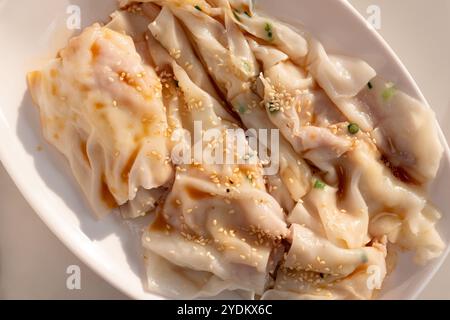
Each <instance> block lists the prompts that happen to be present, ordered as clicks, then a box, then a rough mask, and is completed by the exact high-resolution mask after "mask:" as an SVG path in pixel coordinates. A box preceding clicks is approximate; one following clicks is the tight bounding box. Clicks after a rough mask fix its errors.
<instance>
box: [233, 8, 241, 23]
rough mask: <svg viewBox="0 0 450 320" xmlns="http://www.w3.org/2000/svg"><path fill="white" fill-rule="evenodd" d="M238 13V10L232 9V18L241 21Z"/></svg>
mask: <svg viewBox="0 0 450 320" xmlns="http://www.w3.org/2000/svg"><path fill="white" fill-rule="evenodd" d="M238 13H239V11H237V10H233V16H234V18H235V19H236V20H237V21H239V22H241V18H239V16H238Z"/></svg>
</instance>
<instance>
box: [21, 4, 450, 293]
mask: <svg viewBox="0 0 450 320" xmlns="http://www.w3.org/2000/svg"><path fill="white" fill-rule="evenodd" d="M286 2H287V1H286ZM304 2H305V1H300V2H299V4H295V5H294V4H292V6H296V8H298V10H303V9H302V3H304ZM337 2H339V3H340V1H337ZM292 3H294V1H292ZM340 6H341V7H342V6H343V5H342V4H340ZM344 6H347V5H344ZM304 10H308V8H307V7H306V6H305V8H304ZM346 10H350V9H348V8H347V9H346ZM267 12H268V11H266V10H260V9H259V5H258V2H256V5H255V3H254V2H253V1H250V0H148V1H142V0H141V1H139V2H136V1H132V0H121V1H119V3H118V5H117V10H116V11H114V12H113V13H112V14H111V15H110V18H109V19H104V20H98V21H97V22H94V23H92V24H90V25H88V26H86V27H85V28H83V29H82V30H80V31H79V32H78V33H77V34H76V35H74V36H73V37H71V38H70V39H69V40H68V42H67V43H66V45H65V46H64V47H63V48H62V49H60V50H59V51H58V53H57V55H55V56H54V58H51V59H49V60H47V61H46V62H45V63H43V64H41V65H40V67H38V68H32V69H30V70H28V72H27V83H28V89H29V92H30V94H31V97H32V101H33V104H34V105H35V106H36V107H37V110H38V113H39V117H40V127H41V130H42V135H43V137H44V138H45V140H46V141H47V142H48V143H49V145H51V146H52V148H53V147H54V149H55V150H57V151H58V152H59V153H60V154H62V155H63V157H64V158H65V159H66V161H65V162H66V163H68V166H69V167H70V171H71V172H72V175H73V176H74V178H75V180H76V182H77V185H79V190H80V193H81V194H82V195H83V198H84V199H85V201H86V203H87V204H88V206H89V207H90V209H91V211H92V213H93V216H95V218H96V219H90V220H86V221H89V225H90V226H84V227H85V228H86V229H88V230H89V229H90V228H93V227H92V225H101V224H103V223H104V222H103V221H109V220H108V219H111V216H113V217H114V218H113V219H115V220H114V221H115V222H116V223H118V226H119V227H120V228H127V226H128V227H129V226H133V227H132V229H133V230H134V235H135V236H136V237H138V238H139V239H140V240H139V242H136V243H135V244H134V243H130V242H128V243H127V245H124V246H123V250H124V251H128V250H131V249H130V247H132V246H134V249H132V250H136V252H139V253H140V254H137V256H139V257H138V260H139V261H138V263H139V264H140V266H141V267H142V270H143V272H142V275H141V274H140V272H139V271H135V276H136V277H138V278H139V277H140V279H141V286H142V291H143V292H144V291H145V292H148V293H151V294H152V295H148V296H145V294H142V295H141V296H139V295H135V294H132V296H134V297H147V298H149V297H154V296H153V295H157V296H160V297H167V298H187V299H193V298H204V297H223V296H224V295H231V296H234V297H240V298H243V299H269V300H270V299H376V298H383V297H387V298H389V297H390V296H389V295H385V293H384V292H385V291H386V290H387V291H389V290H394V291H395V288H396V286H398V285H399V284H400V283H402V281H407V279H404V278H403V279H401V276H400V278H399V276H396V274H397V272H398V271H397V270H398V269H399V268H400V269H401V268H403V265H404V264H406V265H408V264H411V265H412V264H415V268H416V270H419V271H420V270H422V271H423V272H427V271H426V270H430V269H429V268H430V267H429V266H430V265H431V264H433V263H436V261H437V260H436V259H440V258H441V257H442V256H443V255H445V252H446V248H447V242H446V240H445V237H446V235H445V234H444V236H442V235H441V233H440V232H439V231H438V230H441V228H440V227H439V226H440V224H441V220H440V219H441V215H444V216H445V214H446V212H445V210H446V209H447V208H449V207H448V206H447V207H445V206H443V205H442V204H443V203H446V202H445V201H448V199H447V200H445V201H444V200H441V202H438V201H435V200H434V197H433V195H432V194H431V193H432V191H430V190H435V187H434V186H435V184H436V179H437V180H440V178H439V177H437V175H438V171H439V170H444V171H445V170H447V171H448V169H446V168H447V164H443V163H444V162H445V161H447V159H445V161H442V159H443V158H445V157H447V155H446V148H447V146H446V143H445V140H444V139H442V138H441V135H442V134H441V132H440V129H439V126H438V123H437V121H436V118H435V114H434V112H433V111H432V109H430V108H429V107H428V106H427V105H426V103H425V102H424V101H423V99H421V97H420V96H417V95H415V93H414V92H411V90H410V87H408V86H407V85H404V82H402V81H397V80H398V78H394V79H393V78H392V74H388V73H383V70H377V68H376V66H372V65H371V64H369V63H370V62H366V61H365V60H364V57H361V56H360V55H359V52H355V53H352V52H345V54H342V52H343V51H342V50H334V49H333V48H332V47H331V48H328V46H327V45H325V44H322V42H321V41H319V40H318V39H321V38H322V35H321V34H320V33H316V32H315V30H316V29H317V28H316V29H315V28H309V27H308V24H307V22H308V21H305V22H303V23H305V25H304V26H303V25H300V24H299V23H298V22H296V23H290V24H289V23H287V22H286V21H287V19H286V21H285V20H284V19H282V18H274V17H271V16H269V15H267ZM349 12H350V14H353V13H352V11H349ZM347 14H349V13H347ZM358 21H359V20H358ZM301 22H302V21H301ZM359 23H361V22H359ZM361 25H362V26H364V24H362V23H361ZM366 27H367V26H366ZM366 32H371V33H374V31H372V30H370V29H367V31H366ZM374 34H375V33H374ZM373 37H376V36H373ZM324 43H325V42H324ZM24 76H25V75H24ZM406 92H409V94H407V93H406ZM28 108H31V106H28ZM235 132H237V134H236V136H235V137H234V138H235V140H236V138H237V140H236V141H235V140H233V141H235V142H236V143H235V144H234V143H232V144H230V143H229V141H230V139H231V135H232V134H233V133H235ZM251 132H253V133H255V134H254V135H251ZM262 133H266V135H263V134H262ZM36 134H38V132H36ZM267 136H270V139H267ZM192 137H194V138H193V139H192ZM196 137H197V138H196ZM199 137H200V138H199ZM238 140H239V141H238ZM199 149H200V150H201V151H200V152H197V153H196V151H198V150H199ZM263 149H267V150H265V151H266V152H263ZM50 150H51V148H50V147H49V148H48V151H50ZM205 155H210V156H212V157H213V158H214V160H215V161H208V159H206V156H205ZM444 155H445V156H444ZM224 158H227V160H232V161H217V159H221V160H224ZM209 160H211V159H209ZM52 165H53V166H59V165H60V164H56V163H54V164H52ZM443 167H445V168H443ZM37 170H39V168H38V169H37ZM439 172H442V171H439ZM447 177H448V176H447ZM63 179H69V178H68V176H67V175H64V176H63ZM442 181H443V180H441V184H442V183H443V182H442ZM74 190H76V189H72V190H71V191H72V192H75V193H76V191H74ZM83 214H84V215H88V213H86V212H84V213H83ZM107 226H108V224H105V227H103V230H104V232H108V231H107ZM110 232H111V234H112V235H113V234H114V231H113V230H110ZM133 252H135V251H133ZM399 256H401V257H402V259H404V260H405V263H404V264H402V263H401V262H400V260H401V259H400V258H399ZM87 259H88V258H87ZM427 268H428V269H427ZM428 273H431V271H428ZM110 276H111V275H110ZM411 277H412V276H411ZM424 277H425V276H424ZM126 286H127V284H126V283H124V284H123V286H122V289H123V288H124V287H126ZM391 297H401V296H399V295H397V296H395V294H394V295H392V296H391ZM403 297H407V296H403Z"/></svg>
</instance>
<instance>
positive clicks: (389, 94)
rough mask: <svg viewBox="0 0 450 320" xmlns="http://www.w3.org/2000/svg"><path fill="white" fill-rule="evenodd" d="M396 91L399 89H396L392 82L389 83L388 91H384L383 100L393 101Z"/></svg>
mask: <svg viewBox="0 0 450 320" xmlns="http://www.w3.org/2000/svg"><path fill="white" fill-rule="evenodd" d="M396 91H397V89H395V86H394V84H393V83H392V82H389V83H387V84H386V89H384V90H383V93H382V94H381V96H382V97H383V100H384V101H385V102H387V101H389V100H391V99H392V97H393V96H394V95H395V92H396Z"/></svg>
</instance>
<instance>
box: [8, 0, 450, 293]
mask: <svg viewBox="0 0 450 320" xmlns="http://www.w3.org/2000/svg"><path fill="white" fill-rule="evenodd" d="M115 3H116V1H115V0H101V1H91V0H76V1H73V0H71V1H68V0H40V1H34V0H26V1H25V0H22V1H13V0H0V39H1V40H2V50H1V51H0V70H1V72H0V136H1V138H0V141H1V143H0V160H1V161H2V162H3V164H4V166H5V168H6V170H7V171H8V172H9V174H10V175H11V177H12V178H13V180H14V181H15V183H16V185H17V187H18V188H19V190H20V191H21V192H22V194H23V195H24V197H25V198H26V199H27V201H28V202H29V203H30V205H31V206H32V207H33V208H34V210H35V211H36V212H37V214H38V215H39V216H40V217H41V219H42V220H43V221H44V222H45V223H46V224H47V225H48V227H49V228H50V229H51V230H52V231H53V232H54V233H55V234H56V235H57V236H58V238H59V239H60V240H61V241H62V242H63V243H64V244H65V245H66V246H67V247H69V248H70V249H71V250H72V251H73V252H74V253H75V254H76V255H77V256H78V257H79V258H80V259H81V260H83V261H84V262H85V263H86V264H87V265H88V266H90V267H91V268H92V269H93V270H95V271H96V272H97V273H98V274H99V275H101V276H102V277H103V278H104V279H106V280H107V281H108V282H110V283H111V284H112V285H114V286H115V287H117V288H118V289H120V290H121V291H122V292H124V293H125V294H127V295H128V296H130V297H132V298H136V299H161V298H162V297H160V296H158V295H155V294H151V293H148V292H145V291H144V289H143V285H142V281H141V279H142V276H143V274H142V272H143V268H142V264H143V262H142V259H141V254H140V245H139V241H138V230H137V228H136V227H134V225H131V224H129V223H127V222H124V221H122V220H121V219H120V218H118V217H117V215H110V216H109V217H107V218H106V219H104V220H102V221H96V220H95V219H94V218H93V215H92V214H91V212H90V209H89V208H88V207H87V205H86V204H85V202H84V199H83V196H82V194H81V192H80V190H79V188H78V186H77V185H76V183H75V181H74V179H73V178H72V176H71V174H70V172H69V169H68V165H67V164H66V163H65V161H64V160H63V159H62V156H60V155H59V154H57V153H56V151H55V150H54V149H53V148H52V147H51V146H50V145H48V144H47V143H46V142H44V141H43V138H42V135H41V131H40V127H39V118H38V112H37V109H36V108H34V107H33V105H32V102H31V99H30V95H29V93H28V92H27V88H26V83H25V74H26V72H27V71H29V70H31V69H33V68H36V67H37V66H39V64H40V63H42V62H43V61H45V58H48V57H52V56H54V55H55V53H56V52H57V49H58V48H62V47H63V46H64V45H65V43H66V41H67V39H68V37H69V36H70V35H71V34H72V31H69V30H68V29H67V28H66V20H67V18H68V17H69V14H68V13H67V8H68V7H69V4H72V5H73V4H75V5H78V6H79V8H80V9H81V22H82V27H85V26H87V25H89V24H91V23H92V22H94V21H98V20H102V21H106V19H107V17H108V14H109V13H110V12H112V11H113V9H114V8H115ZM258 6H259V7H261V8H262V9H263V10H264V11H266V12H270V13H271V14H272V15H274V16H276V17H279V18H281V19H282V20H284V21H287V22H291V23H292V22H294V23H295V22H296V23H298V22H301V23H302V24H303V25H305V26H307V29H308V30H309V31H311V32H312V34H313V35H314V36H315V37H317V38H318V39H320V40H321V41H322V42H323V43H324V45H325V47H326V48H327V50H328V51H329V52H333V53H340V54H347V55H351V56H356V57H360V58H362V59H365V60H366V61H367V62H369V63H370V64H371V65H372V66H373V67H374V68H375V69H376V70H377V72H378V74H380V75H382V76H383V77H384V78H387V79H390V80H391V81H394V82H395V83H397V84H398V86H399V87H400V88H402V89H403V90H404V91H406V92H407V93H409V94H410V95H412V96H414V97H416V98H418V99H419V100H422V101H424V102H426V101H425V99H424V97H423V95H422V94H421V92H420V90H419V89H418V87H417V85H416V83H415V82H414V80H413V79H412V78H411V76H410V74H409V73H408V72H407V70H406V69H405V67H404V66H403V65H402V63H401V62H400V61H399V59H398V58H397V56H396V55H395V54H394V53H393V51H392V50H391V49H390V48H389V46H388V45H387V44H386V43H385V42H384V40H383V39H382V38H381V37H380V36H379V35H378V34H377V33H376V32H375V31H374V30H373V29H371V28H370V27H369V26H368V25H367V24H366V22H365V21H364V19H363V18H362V17H361V16H360V15H359V14H358V13H357V11H356V10H355V9H354V8H353V7H351V6H350V5H349V4H348V3H347V2H346V1H344V0H321V1H312V0H284V1H276V2H275V1H270V0H261V1H259V2H258ZM324 8H326V9H324ZM441 139H442V142H443V144H444V145H445V149H446V150H445V151H446V152H445V156H444V160H443V161H442V164H441V169H440V172H439V174H438V177H437V179H436V181H435V182H434V183H433V185H432V186H431V195H432V201H433V202H434V204H435V205H437V206H438V207H439V208H440V209H441V210H442V212H443V213H444V214H443V217H442V220H441V221H440V222H439V226H438V229H439V230H440V232H441V234H442V236H443V238H444V241H445V242H446V243H447V244H448V241H449V239H450V218H449V217H448V216H447V215H446V214H445V213H446V211H447V210H448V209H450V198H449V197H448V195H447V194H446V192H447V190H449V189H450V166H449V164H450V162H449V159H450V152H449V148H448V145H447V143H446V141H445V139H444V138H443V135H442V134H441ZM41 149H42V150H41ZM11 227H14V226H11ZM447 253H448V246H447V250H446V252H445V254H443V255H442V256H441V257H440V258H439V259H436V260H434V261H432V262H431V263H429V264H428V265H427V266H425V267H418V266H415V265H414V264H413V263H412V261H411V257H410V255H406V254H405V255H402V256H401V258H400V259H399V263H398V265H397V268H396V270H395V271H394V273H393V274H392V275H391V276H390V277H389V278H388V281H387V282H386V284H385V286H384V288H383V290H382V293H381V296H380V298H383V299H412V298H415V297H416V296H417V295H418V294H419V293H420V291H421V290H422V289H423V288H424V287H425V285H426V284H427V283H428V282H429V280H430V279H431V277H432V276H433V275H434V273H435V272H436V271H437V269H438V268H439V266H440V265H441V264H442V262H443V261H444V259H445V257H446V255H447Z"/></svg>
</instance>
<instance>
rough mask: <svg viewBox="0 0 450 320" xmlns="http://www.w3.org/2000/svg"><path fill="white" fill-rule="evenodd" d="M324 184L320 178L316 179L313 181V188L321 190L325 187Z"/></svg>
mask: <svg viewBox="0 0 450 320" xmlns="http://www.w3.org/2000/svg"><path fill="white" fill-rule="evenodd" d="M325 187H326V184H325V183H324V182H322V181H320V180H316V182H314V189H320V190H323V189H325Z"/></svg>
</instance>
